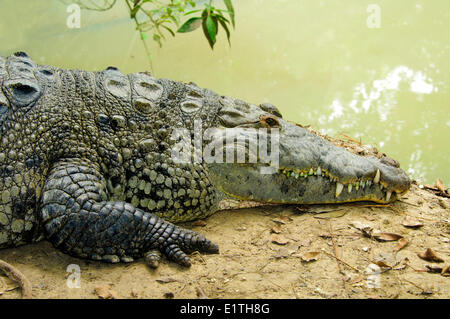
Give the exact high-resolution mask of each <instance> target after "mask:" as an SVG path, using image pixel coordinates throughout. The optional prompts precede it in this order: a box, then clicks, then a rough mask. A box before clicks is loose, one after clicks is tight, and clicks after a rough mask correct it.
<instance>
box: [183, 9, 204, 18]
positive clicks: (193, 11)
mask: <svg viewBox="0 0 450 319" xmlns="http://www.w3.org/2000/svg"><path fill="white" fill-rule="evenodd" d="M200 11H202V9H198V10H192V11H188V12H186V13H185V14H184V15H185V16H187V15H189V14H192V13H195V12H200Z"/></svg>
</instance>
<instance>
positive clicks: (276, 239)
mask: <svg viewBox="0 0 450 319" xmlns="http://www.w3.org/2000/svg"><path fill="white" fill-rule="evenodd" d="M271 241H272V243H274V244H277V245H286V244H287V243H288V242H289V241H288V240H287V239H286V238H285V237H283V236H281V235H276V234H273V235H272V237H271Z"/></svg>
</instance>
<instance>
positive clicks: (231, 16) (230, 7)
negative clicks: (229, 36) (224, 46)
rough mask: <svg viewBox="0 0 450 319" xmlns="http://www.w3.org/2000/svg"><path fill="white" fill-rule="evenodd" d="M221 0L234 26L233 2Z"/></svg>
mask: <svg viewBox="0 0 450 319" xmlns="http://www.w3.org/2000/svg"><path fill="white" fill-rule="evenodd" d="M223 2H224V3H225V6H226V7H227V9H228V11H230V12H229V15H230V18H231V23H232V24H233V28H234V26H235V25H234V8H233V4H232V3H231V0H223Z"/></svg>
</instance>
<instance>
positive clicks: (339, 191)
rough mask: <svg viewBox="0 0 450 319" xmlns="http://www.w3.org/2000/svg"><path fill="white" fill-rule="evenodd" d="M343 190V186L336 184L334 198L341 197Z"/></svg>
mask: <svg viewBox="0 0 450 319" xmlns="http://www.w3.org/2000/svg"><path fill="white" fill-rule="evenodd" d="M343 189H344V185H342V184H341V183H336V198H337V197H339V195H341V193H342V190H343Z"/></svg>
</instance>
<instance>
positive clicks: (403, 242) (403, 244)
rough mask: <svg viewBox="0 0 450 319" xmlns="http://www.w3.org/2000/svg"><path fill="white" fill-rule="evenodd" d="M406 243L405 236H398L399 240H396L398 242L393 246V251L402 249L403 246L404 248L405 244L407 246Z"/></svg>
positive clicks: (407, 242)
mask: <svg viewBox="0 0 450 319" xmlns="http://www.w3.org/2000/svg"><path fill="white" fill-rule="evenodd" d="M408 244H409V241H408V239H406V238H404V237H403V238H400V240H399V241H398V243H397V246H395V248H394V251H396V252H397V251H400V250H402V249H403V248H405V247H406V246H408Z"/></svg>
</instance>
